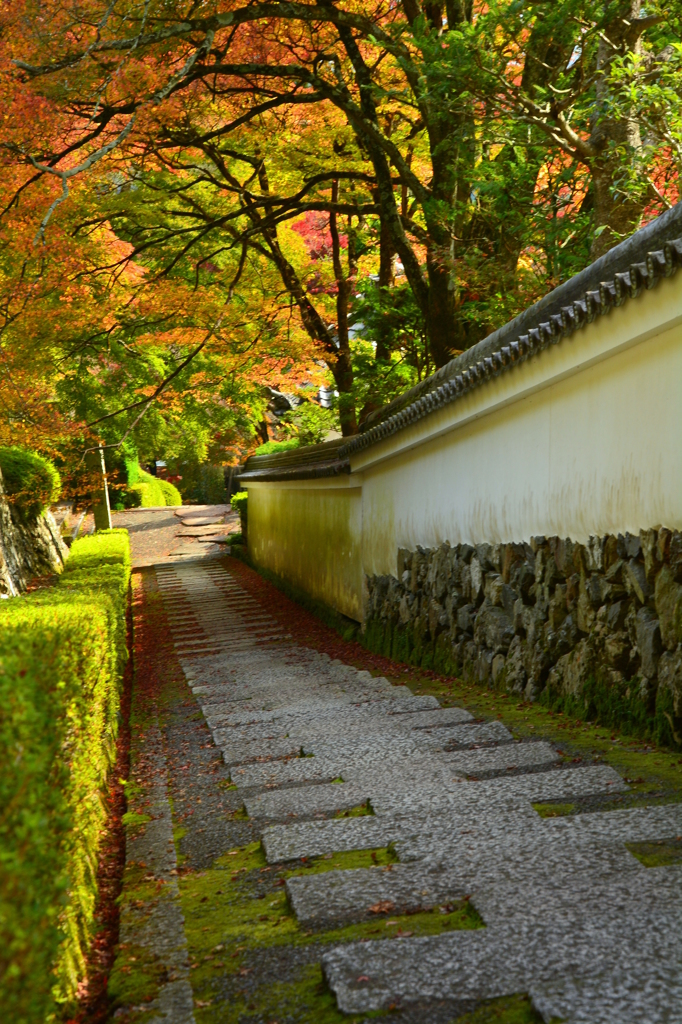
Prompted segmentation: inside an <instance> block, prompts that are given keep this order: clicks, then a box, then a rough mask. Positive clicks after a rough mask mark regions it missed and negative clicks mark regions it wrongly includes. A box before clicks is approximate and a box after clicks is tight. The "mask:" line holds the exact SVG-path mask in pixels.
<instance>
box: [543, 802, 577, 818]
mask: <svg viewBox="0 0 682 1024" xmlns="http://www.w3.org/2000/svg"><path fill="white" fill-rule="evenodd" d="M533 807H534V808H535V810H536V811H537V812H538V814H539V815H540V817H541V818H563V817H565V816H566V815H567V814H572V813H573V811H574V810H575V807H576V805H575V804H533Z"/></svg>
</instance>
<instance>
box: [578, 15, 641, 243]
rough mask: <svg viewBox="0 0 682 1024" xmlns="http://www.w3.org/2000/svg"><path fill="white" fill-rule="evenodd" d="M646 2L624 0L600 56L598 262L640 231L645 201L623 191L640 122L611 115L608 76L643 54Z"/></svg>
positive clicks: (595, 134) (595, 166)
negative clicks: (617, 63) (622, 60)
mask: <svg viewBox="0 0 682 1024" xmlns="http://www.w3.org/2000/svg"><path fill="white" fill-rule="evenodd" d="M641 7H642V0H621V2H620V3H619V4H618V5H617V7H616V10H615V11H614V16H613V18H612V19H611V21H610V22H609V23H608V24H607V25H606V26H605V27H604V29H603V30H602V32H601V35H600V41H599V49H598V52H597V75H596V103H595V109H594V112H593V115H592V128H591V132H590V139H589V141H590V146H591V147H592V149H593V150H594V151H595V153H596V156H595V157H593V159H592V162H591V168H590V169H591V171H592V182H591V190H592V201H593V204H594V223H595V237H594V240H593V242H592V249H591V253H590V255H591V256H592V259H597V258H598V257H599V256H602V255H603V254H604V253H605V252H608V250H609V249H611V248H613V246H614V245H617V244H618V242H619V241H621V239H622V238H623V237H624V236H626V235H629V234H632V232H633V231H636V230H637V228H638V227H639V222H640V219H641V216H642V212H643V210H644V206H645V202H646V200H645V199H644V198H642V196H641V195H638V196H635V197H631V196H628V194H627V193H626V192H623V191H620V190H619V189H618V185H617V183H618V179H619V178H620V177H622V174H623V165H624V162H627V161H629V160H630V159H631V158H632V156H633V155H634V154H635V153H637V152H638V151H639V150H640V149H641V146H642V140H641V137H640V131H639V124H638V123H637V121H636V120H635V118H634V117H631V116H630V115H629V113H624V114H622V113H621V114H620V115H619V114H618V113H617V114H616V115H615V116H609V114H608V113H607V111H608V109H609V104H610V102H611V99H612V98H611V95H610V87H609V74H610V71H611V65H612V63H613V61H614V59H615V57H617V56H621V55H623V54H625V53H628V52H631V53H635V54H638V53H640V52H641V36H642V32H643V30H644V25H643V24H641V23H638V22H639V15H640V11H641Z"/></svg>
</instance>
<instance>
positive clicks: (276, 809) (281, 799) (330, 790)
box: [244, 782, 368, 820]
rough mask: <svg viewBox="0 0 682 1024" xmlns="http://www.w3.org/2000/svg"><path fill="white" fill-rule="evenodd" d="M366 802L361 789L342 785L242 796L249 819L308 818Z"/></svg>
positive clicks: (351, 784) (346, 783) (364, 794)
mask: <svg viewBox="0 0 682 1024" xmlns="http://www.w3.org/2000/svg"><path fill="white" fill-rule="evenodd" d="M367 799H368V792H367V789H366V788H365V787H364V786H360V785H357V784H356V783H351V782H343V783H338V784H336V785H335V784H329V785H325V784H321V785H319V786H301V787H300V788H296V789H284V790H276V791H274V792H270V793H258V794H256V795H255V796H251V797H246V798H245V800H244V806H245V807H246V811H247V814H248V815H249V817H250V818H269V819H275V820H277V819H283V818H296V817H297V818H306V817H310V818H312V817H313V816H314V815H315V814H333V813H335V812H337V811H345V810H348V809H350V808H351V807H356V806H358V805H359V804H362V803H364V802H365V801H366V800H367Z"/></svg>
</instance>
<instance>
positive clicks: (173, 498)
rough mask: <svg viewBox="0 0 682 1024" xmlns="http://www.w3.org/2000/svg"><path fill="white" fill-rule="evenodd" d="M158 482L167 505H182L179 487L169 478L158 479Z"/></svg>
mask: <svg viewBox="0 0 682 1024" xmlns="http://www.w3.org/2000/svg"><path fill="white" fill-rule="evenodd" d="M156 482H157V483H158V485H159V487H160V488H161V493H162V494H163V497H164V501H165V503H166V505H182V495H181V494H180V491H179V490H178V489H177V487H175V486H174V485H173V484H171V483H169V482H168V480H161V479H157V481H156Z"/></svg>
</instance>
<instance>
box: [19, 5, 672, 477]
mask: <svg viewBox="0 0 682 1024" xmlns="http://www.w3.org/2000/svg"><path fill="white" fill-rule="evenodd" d="M672 6H673V10H672V11H671V9H670V7H666V6H665V5H664V4H663V3H662V2H661V0H652V2H651V3H649V4H647V6H646V9H645V8H644V7H643V5H642V3H641V0H593V2H592V3H589V4H588V3H586V2H585V0H531V2H528V0H489V2H486V3H474V2H473V0H442V2H439V0H428V2H427V0H424V2H420V0H369V2H368V0H363V2H362V3H360V2H357V0H324V2H311V3H297V2H272V3H254V2H238V0H59V2H57V0H41V2H40V3H38V2H37V0H14V2H13V3H12V4H5V5H4V6H3V8H2V10H1V12H0V18H1V22H0V24H1V26H2V32H1V35H0V47H1V54H0V69H1V77H0V83H1V85H0V88H2V98H3V107H4V110H5V116H4V121H3V130H2V137H1V138H0V142H1V144H2V146H1V150H0V152H2V159H3V171H4V173H3V184H2V193H3V202H2V210H1V216H0V287H1V289H2V294H1V306H0V358H1V360H2V363H1V365H2V376H1V379H0V419H1V422H2V431H3V434H2V438H1V439H2V440H5V441H7V442H9V443H16V442H20V441H22V440H24V439H26V440H30V441H31V442H32V443H33V444H38V446H39V447H42V448H48V449H49V448H50V446H52V448H54V449H55V450H56V449H59V450H60V451H67V450H69V451H77V450H82V449H83V448H84V447H86V446H87V445H88V444H92V443H95V442H96V441H99V440H103V441H104V442H106V443H109V444H117V443H119V442H120V441H121V440H122V439H124V438H128V437H130V438H131V439H133V440H134V442H135V443H136V444H137V445H138V447H139V448H140V450H141V451H142V452H144V453H147V454H148V455H151V454H152V453H153V452H157V453H159V454H170V455H175V456H177V457H196V458H206V457H211V458H213V459H214V460H217V461H230V460H233V459H234V458H237V457H239V456H240V455H242V454H243V453H244V452H245V451H247V450H248V449H249V446H250V445H255V444H256V443H258V441H261V440H266V439H267V438H266V437H264V436H263V434H262V431H261V433H260V434H259V435H258V436H257V433H258V432H257V427H258V424H259V423H262V422H263V417H264V411H265V407H266V405H267V401H268V398H267V392H266V391H265V385H269V386H271V387H276V388H279V389H280V390H284V391H287V392H288V393H298V394H299V395H301V396H302V397H307V398H309V399H313V400H314V399H315V396H316V394H317V390H318V388H319V387H320V385H326V386H327V387H328V388H329V391H330V392H335V393H336V398H335V407H336V411H337V415H338V421H339V426H340V429H341V430H342V432H343V433H344V434H351V433H353V432H355V431H356V430H357V429H358V426H359V423H360V422H361V420H362V417H363V416H364V415H366V414H367V413H368V412H369V411H371V410H372V409H374V408H376V407H377V406H378V405H380V404H381V403H383V402H385V401H387V400H389V399H390V398H391V397H393V396H394V395H395V394H396V393H398V392H399V391H401V390H403V389H404V388H406V387H408V386H410V385H411V384H412V383H413V382H415V381H416V380H417V379H420V378H421V377H423V376H424V375H426V374H428V373H429V372H432V371H433V369H435V368H436V367H438V366H441V365H443V364H444V363H445V362H447V360H448V359H449V358H451V357H452V355H453V354H454V353H456V352H458V351H461V350H463V349H465V348H467V347H469V346H470V345H472V344H474V343H476V342H477V341H478V340H480V339H481V338H482V337H485V335H486V334H487V333H489V332H490V331H491V330H493V329H494V328H495V327H497V326H499V325H500V324H501V323H503V322H505V320H507V319H508V318H509V317H510V316H513V315H514V314H515V313H517V312H518V311H519V310H520V309H522V308H524V307H525V306H526V305H527V304H528V303H529V302H531V301H533V300H534V299H535V298H537V297H538V296H539V295H541V294H543V293H544V292H546V291H547V290H548V289H550V288H551V287H553V286H555V285H556V284H557V283H559V282H560V281H562V280H564V279H566V278H567V277H568V276H570V275H571V274H573V273H574V272H576V271H577V270H578V269H580V268H581V267H583V266H585V265H586V264H587V263H588V262H589V261H590V260H591V259H594V258H596V257H597V256H599V255H600V254H602V253H603V252H605V251H606V250H607V249H608V248H609V247H610V246H612V245H614V244H616V243H617V242H618V241H619V240H620V239H621V238H623V237H625V236H626V235H628V234H629V233H631V232H632V231H633V230H636V228H637V227H638V226H640V225H641V224H642V223H644V222H645V221H647V220H649V219H651V218H653V217H654V216H656V215H658V214H659V213H660V212H662V211H663V210H664V209H666V208H667V207H668V206H670V205H672V204H674V203H675V202H677V200H678V198H679V175H680V168H681V165H682V98H681V97H682V44H681V42H680V39H681V31H682V18H681V16H680V10H679V8H677V7H676V5H672Z"/></svg>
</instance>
